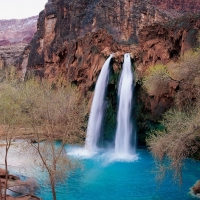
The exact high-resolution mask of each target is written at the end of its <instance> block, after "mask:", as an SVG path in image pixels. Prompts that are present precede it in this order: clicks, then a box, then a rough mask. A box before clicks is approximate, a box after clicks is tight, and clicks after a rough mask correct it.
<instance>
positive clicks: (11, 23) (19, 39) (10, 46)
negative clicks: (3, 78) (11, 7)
mask: <svg viewBox="0 0 200 200" xmlns="http://www.w3.org/2000/svg"><path fill="white" fill-rule="evenodd" d="M37 19H38V16H34V17H29V18H27V19H11V20H0V67H1V68H2V67H4V66H10V65H13V64H14V62H15V60H16V59H17V58H18V57H19V55H21V53H22V52H23V50H24V48H25V46H26V45H27V44H28V43H29V42H30V41H31V39H32V38H33V36H34V33H35V32H36V30H37Z"/></svg>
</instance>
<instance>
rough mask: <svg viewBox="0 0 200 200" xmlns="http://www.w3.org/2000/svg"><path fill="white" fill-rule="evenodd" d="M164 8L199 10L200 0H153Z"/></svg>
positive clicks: (187, 10)
mask: <svg viewBox="0 0 200 200" xmlns="http://www.w3.org/2000/svg"><path fill="white" fill-rule="evenodd" d="M151 2H152V3H153V4H154V5H157V6H158V7H159V8H161V9H163V10H172V9H173V10H178V11H180V12H196V13H197V12H199V10H200V1H197V0H159V1H158V0H151Z"/></svg>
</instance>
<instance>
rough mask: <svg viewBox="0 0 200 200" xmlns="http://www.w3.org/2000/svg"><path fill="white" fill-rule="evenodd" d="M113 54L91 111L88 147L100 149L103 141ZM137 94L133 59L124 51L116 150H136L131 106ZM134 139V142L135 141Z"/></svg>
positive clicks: (130, 152) (125, 153) (122, 152)
mask: <svg viewBox="0 0 200 200" xmlns="http://www.w3.org/2000/svg"><path fill="white" fill-rule="evenodd" d="M111 59H112V55H110V57H109V58H108V59H107V60H106V62H105V63H104V65H103V67H102V70H101V73H100V75H99V77H98V80H97V83H96V87H95V92H94V98H93V102H92V107H91V112H90V116H89V122H88V129H87V136H86V144H85V149H87V150H89V151H93V152H95V151H98V149H99V146H100V144H99V141H100V139H101V137H102V135H101V134H102V124H103V118H104V113H105V109H106V108H105V105H106V103H105V96H106V91H107V86H108V81H109V75H110V69H109V68H110V61H111ZM132 96H133V73H132V70H131V59H130V55H129V54H128V53H127V54H125V55H124V63H123V70H122V73H121V77H120V81H119V85H118V100H119V103H118V114H117V130H116V134H115V147H114V153H115V154H116V155H117V156H120V157H121V158H123V156H125V157H126V156H129V155H134V154H135V153H136V152H135V151H136V150H135V148H136V147H135V146H136V144H135V143H136V142H135V140H136V136H135V131H132V130H133V127H132V123H131V109H132ZM132 140H133V142H132Z"/></svg>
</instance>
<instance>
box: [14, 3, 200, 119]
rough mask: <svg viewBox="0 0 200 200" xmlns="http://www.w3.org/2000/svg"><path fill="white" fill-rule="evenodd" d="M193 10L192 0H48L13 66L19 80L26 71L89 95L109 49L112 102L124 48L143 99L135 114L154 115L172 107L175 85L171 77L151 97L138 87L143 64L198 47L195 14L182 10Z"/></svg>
mask: <svg viewBox="0 0 200 200" xmlns="http://www.w3.org/2000/svg"><path fill="white" fill-rule="evenodd" d="M181 2H183V3H181ZM189 2H190V3H191V5H190V6H188V3H189ZM199 10H200V9H199V1H198V0H195V1H194V0H192V1H187V2H186V1H184V0H182V1H175V0H174V1H173V0H171V1H168V4H165V3H163V1H159V2H157V1H154V0H151V1H150V0H149V1H147V0H145V1H141V0H131V1H130V0H115V1H113V0H89V1H88V0H74V1H70V0H49V1H48V3H47V4H46V6H45V9H44V10H43V11H42V12H41V13H40V14H39V19H38V24H37V32H36V33H35V36H34V38H33V39H32V41H31V43H30V45H29V46H28V47H26V49H25V50H24V53H23V54H22V55H21V57H20V58H19V59H18V61H17V62H15V65H16V67H17V68H18V70H19V72H20V74H21V75H22V78H23V77H24V75H25V73H26V71H27V70H28V71H29V72H30V73H34V74H36V75H38V76H40V77H44V78H47V79H49V80H50V81H51V82H52V83H53V84H55V85H58V84H65V82H66V81H69V82H71V83H73V84H75V85H77V86H78V87H79V89H80V90H81V91H82V93H83V94H84V95H86V96H87V97H88V98H90V97H91V94H92V92H93V90H94V86H95V83H96V80H97V77H98V75H99V73H100V70H101V68H102V65H103V63H104V62H105V60H106V58H107V57H108V56H109V54H111V53H114V59H113V61H112V66H113V67H112V69H111V71H112V74H113V75H112V77H111V80H110V82H109V86H108V96H109V97H110V99H112V100H111V101H112V104H113V105H115V106H116V105H117V102H116V96H117V95H116V88H117V83H118V77H119V74H120V71H121V65H122V62H123V55H124V53H127V52H129V53H130V54H131V58H132V61H133V62H134V68H135V74H136V75H137V80H138V83H137V84H136V86H137V91H138V98H137V99H139V101H140V102H142V103H143V104H142V109H141V111H140V114H141V113H148V114H149V116H150V118H154V119H158V118H159V117H160V115H161V114H162V113H164V112H165V111H166V110H167V109H169V108H170V107H171V106H172V105H173V97H174V93H175V91H176V90H177V88H178V85H177V84H176V83H174V82H173V81H172V82H171V83H170V84H169V88H168V92H167V93H165V94H164V95H162V96H156V97H154V96H149V95H147V94H146V93H145V92H144V91H142V90H141V87H140V85H139V81H140V80H141V78H142V77H143V75H144V73H145V71H146V69H148V67H149V66H152V65H155V64H167V63H168V62H170V61H174V62H175V61H176V60H177V59H178V58H179V57H180V56H181V55H183V54H184V52H186V51H187V50H189V49H191V48H194V47H197V46H198V45H199V44H198V35H199V33H200V15H198V14H196V15H195V14H189V13H187V14H185V11H188V12H198V11H199Z"/></svg>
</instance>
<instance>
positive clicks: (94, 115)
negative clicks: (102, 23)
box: [85, 55, 112, 151]
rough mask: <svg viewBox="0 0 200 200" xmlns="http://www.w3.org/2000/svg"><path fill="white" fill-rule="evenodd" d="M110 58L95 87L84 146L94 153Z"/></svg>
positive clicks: (99, 129)
mask: <svg viewBox="0 0 200 200" xmlns="http://www.w3.org/2000/svg"><path fill="white" fill-rule="evenodd" d="M111 58H112V55H110V57H109V58H108V59H107V60H106V62H105V63H104V65H103V67H102V70H101V73H100V75H99V77H98V80H97V83H96V87H95V92H94V98H93V101H92V107H91V111H90V116H89V123H88V129H87V136H86V144H85V148H86V149H88V150H89V151H96V150H97V149H98V143H99V140H100V136H101V131H102V121H103V117H104V111H105V94H106V90H107V85H108V79H109V72H110V70H109V65H110V60H111Z"/></svg>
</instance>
